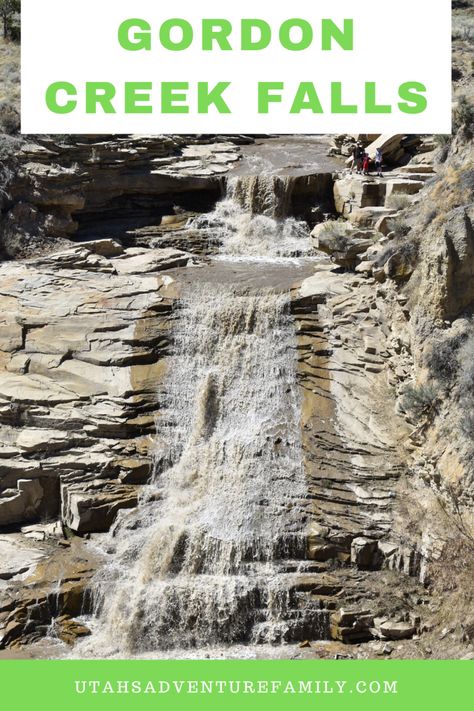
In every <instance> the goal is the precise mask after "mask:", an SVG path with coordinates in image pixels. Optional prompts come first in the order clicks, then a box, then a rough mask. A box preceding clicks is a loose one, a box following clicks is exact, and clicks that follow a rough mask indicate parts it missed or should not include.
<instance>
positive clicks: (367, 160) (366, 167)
mask: <svg viewBox="0 0 474 711" xmlns="http://www.w3.org/2000/svg"><path fill="white" fill-rule="evenodd" d="M362 167H363V171H364V175H368V174H369V168H370V158H369V154H368V153H364V162H363V164H362Z"/></svg>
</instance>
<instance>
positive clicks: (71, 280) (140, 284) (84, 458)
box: [0, 242, 190, 533]
mask: <svg viewBox="0 0 474 711" xmlns="http://www.w3.org/2000/svg"><path fill="white" fill-rule="evenodd" d="M106 254H107V255H109V256H104V255H106ZM189 259H190V257H189V255H186V254H185V253H182V252H177V251H176V250H151V251H147V252H144V251H143V250H136V249H135V250H130V251H127V250H123V248H121V247H120V245H117V244H115V243H111V242H105V243H101V242H97V243H91V244H89V245H82V246H81V247H76V248H73V249H69V250H65V251H62V252H58V253H56V254H52V255H49V256H48V257H44V258H38V259H37V260H32V261H29V262H23V263H15V264H5V265H3V266H2V267H0V279H1V283H2V290H1V295H0V313H1V316H0V432H1V440H2V446H1V448H0V487H1V489H2V490H3V494H2V495H1V496H0V525H11V524H23V523H26V522H28V521H32V520H36V519H37V518H38V517H40V516H44V515H48V516H58V515H59V513H60V512H61V516H62V521H63V523H64V524H65V525H66V526H68V527H69V528H71V529H73V530H74V531H77V532H80V533H85V532H93V531H104V530H107V529H108V528H109V527H110V525H111V523H112V522H113V520H114V518H115V515H116V513H117V511H118V510H119V509H120V508H129V507H131V506H135V505H136V502H137V495H138V487H139V485H140V484H143V483H145V482H146V480H147V478H148V476H149V473H150V462H151V456H152V452H151V449H152V446H153V434H154V429H155V427H154V422H155V416H156V412H157V408H158V400H159V383H160V379H161V376H162V374H163V372H164V369H165V364H164V359H163V358H164V355H165V353H166V348H167V344H168V327H169V317H170V314H171V308H172V304H173V301H174V299H175V297H176V293H177V292H176V285H175V282H174V280H173V278H172V277H170V276H168V275H167V274H166V270H167V269H170V268H174V267H176V266H182V265H185V264H187V263H188V262H189ZM25 284H28V288H27V289H25ZM60 501H61V503H60Z"/></svg>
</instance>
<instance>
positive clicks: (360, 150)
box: [357, 141, 365, 174]
mask: <svg viewBox="0 0 474 711" xmlns="http://www.w3.org/2000/svg"><path fill="white" fill-rule="evenodd" d="M364 155H365V151H364V147H363V145H362V143H361V142H360V141H359V143H358V144H357V173H358V174H359V173H362V171H363V169H364Z"/></svg>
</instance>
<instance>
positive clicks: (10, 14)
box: [0, 0, 21, 39]
mask: <svg viewBox="0 0 474 711" xmlns="http://www.w3.org/2000/svg"><path fill="white" fill-rule="evenodd" d="M20 10H21V2H20V0H0V19H1V21H2V24H3V38H4V39H7V38H10V39H13V38H15V39H16V38H17V37H18V32H17V27H18V22H16V19H17V15H18V13H19V12H20Z"/></svg>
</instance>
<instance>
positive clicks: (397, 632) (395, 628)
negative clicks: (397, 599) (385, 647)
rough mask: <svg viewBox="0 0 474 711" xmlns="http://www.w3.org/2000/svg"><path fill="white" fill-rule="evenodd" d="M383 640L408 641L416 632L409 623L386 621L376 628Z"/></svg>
mask: <svg viewBox="0 0 474 711" xmlns="http://www.w3.org/2000/svg"><path fill="white" fill-rule="evenodd" d="M376 629H377V631H378V632H380V635H381V636H382V638H383V639H390V640H396V639H410V638H411V637H413V635H414V634H415V632H416V628H415V627H414V626H413V625H412V624H411V623H409V622H393V621H391V620H387V621H386V622H382V623H381V624H380V626H378V627H376Z"/></svg>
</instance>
